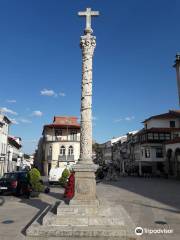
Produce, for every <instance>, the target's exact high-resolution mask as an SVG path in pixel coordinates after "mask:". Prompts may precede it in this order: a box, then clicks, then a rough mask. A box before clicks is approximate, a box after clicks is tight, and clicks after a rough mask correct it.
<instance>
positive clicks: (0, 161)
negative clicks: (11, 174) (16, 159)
mask: <svg viewBox="0 0 180 240" xmlns="http://www.w3.org/2000/svg"><path fill="white" fill-rule="evenodd" d="M10 124H11V121H10V119H9V118H8V117H7V116H4V115H3V114H0V176H2V175H3V174H4V172H7V167H8V158H7V157H8V156H7V151H8V134H9V127H10Z"/></svg>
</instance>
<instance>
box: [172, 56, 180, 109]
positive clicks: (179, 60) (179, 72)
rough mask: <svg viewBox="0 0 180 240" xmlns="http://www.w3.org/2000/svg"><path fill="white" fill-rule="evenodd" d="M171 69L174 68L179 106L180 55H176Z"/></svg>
mask: <svg viewBox="0 0 180 240" xmlns="http://www.w3.org/2000/svg"><path fill="white" fill-rule="evenodd" d="M173 67H175V68H176V76H177V87H178V97H179V105H180V53H177V54H176V60H175V64H174V65H173Z"/></svg>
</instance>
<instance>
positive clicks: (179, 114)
mask: <svg viewBox="0 0 180 240" xmlns="http://www.w3.org/2000/svg"><path fill="white" fill-rule="evenodd" d="M175 117H179V118H180V110H169V112H167V113H163V114H159V115H154V116H151V117H149V118H147V119H145V120H144V121H143V123H145V122H147V121H149V120H151V119H171V118H175Z"/></svg>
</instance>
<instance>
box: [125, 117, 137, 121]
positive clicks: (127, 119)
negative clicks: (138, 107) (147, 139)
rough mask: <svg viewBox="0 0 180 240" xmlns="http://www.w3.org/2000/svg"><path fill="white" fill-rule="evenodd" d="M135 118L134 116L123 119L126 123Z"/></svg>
mask: <svg viewBox="0 0 180 240" xmlns="http://www.w3.org/2000/svg"><path fill="white" fill-rule="evenodd" d="M134 118H135V117H134V116H131V117H125V120H126V121H132V120H133V119H134Z"/></svg>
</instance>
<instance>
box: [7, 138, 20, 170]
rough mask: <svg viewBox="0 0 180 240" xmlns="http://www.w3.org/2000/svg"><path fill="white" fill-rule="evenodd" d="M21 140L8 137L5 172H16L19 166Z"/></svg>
mask: <svg viewBox="0 0 180 240" xmlns="http://www.w3.org/2000/svg"><path fill="white" fill-rule="evenodd" d="M21 147H22V144H21V138H20V137H13V136H8V148H7V161H8V164H7V171H8V172H11V171H16V170H17V167H18V166H19V165H20V164H21V161H20V155H21Z"/></svg>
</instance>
